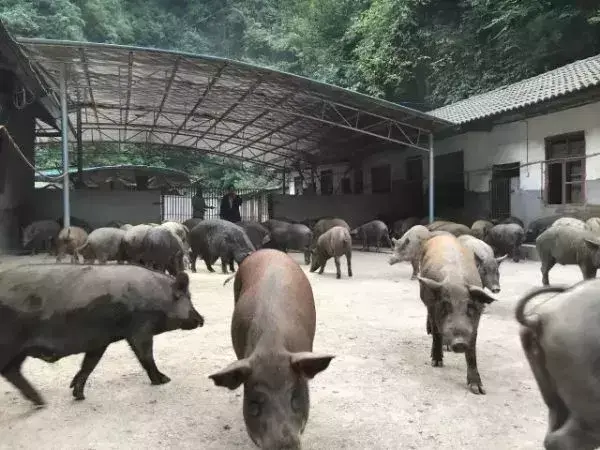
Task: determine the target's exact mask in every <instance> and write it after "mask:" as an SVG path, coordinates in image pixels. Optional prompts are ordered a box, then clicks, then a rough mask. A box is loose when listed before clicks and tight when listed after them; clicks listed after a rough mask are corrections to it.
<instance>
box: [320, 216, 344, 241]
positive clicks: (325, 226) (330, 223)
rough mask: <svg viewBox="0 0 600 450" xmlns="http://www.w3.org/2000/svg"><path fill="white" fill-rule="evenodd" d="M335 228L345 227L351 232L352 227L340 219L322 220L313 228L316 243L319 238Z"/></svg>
mask: <svg viewBox="0 0 600 450" xmlns="http://www.w3.org/2000/svg"><path fill="white" fill-rule="evenodd" d="M333 227H344V228H346V229H348V231H350V225H348V223H347V222H346V221H345V220H343V219H338V218H328V219H321V220H319V221H318V222H317V223H316V224H315V226H314V228H313V239H314V241H316V240H317V239H318V238H319V236H321V235H322V234H323V233H325V232H326V231H327V230H329V229H331V228H333Z"/></svg>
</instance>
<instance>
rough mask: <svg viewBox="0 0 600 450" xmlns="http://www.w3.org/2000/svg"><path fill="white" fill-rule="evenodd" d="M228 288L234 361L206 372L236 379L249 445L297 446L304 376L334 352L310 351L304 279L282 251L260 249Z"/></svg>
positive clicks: (220, 380) (305, 406)
mask: <svg viewBox="0 0 600 450" xmlns="http://www.w3.org/2000/svg"><path fill="white" fill-rule="evenodd" d="M233 291H234V305H235V306H234V311H233V318H232V321H231V338H232V342H233V348H234V350H235V354H236V357H237V361H235V362H233V363H231V364H230V365H229V366H227V367H225V368H224V369H223V370H221V371H220V372H217V373H214V374H212V375H210V376H209V378H210V379H211V380H212V381H213V382H214V384H215V385H216V386H221V387H226V388H228V389H230V390H235V389H237V388H238V387H239V386H240V385H242V384H243V385H244V396H243V415H244V422H245V424H246V430H247V432H248V435H249V437H250V439H252V441H253V442H254V444H255V445H256V446H257V447H259V448H262V449H266V450H275V449H294V450H299V449H300V448H301V443H300V438H301V435H302V433H303V432H304V429H305V427H306V424H307V422H308V416H309V409H310V399H309V387H308V380H310V379H312V378H314V377H315V376H316V375H317V374H318V373H320V372H322V371H324V370H325V369H327V368H328V367H329V364H330V362H331V360H332V359H333V358H334V357H335V356H334V355H329V354H317V353H313V341H314V336H315V324H316V311H315V302H314V298H313V292H312V289H311V286H310V283H309V281H308V279H307V277H306V275H305V274H304V272H303V271H302V269H301V268H300V266H299V265H298V264H297V263H296V262H295V261H294V260H292V259H291V258H290V257H289V256H288V255H286V254H285V253H283V252H280V251H277V250H272V249H262V250H258V251H256V252H255V253H253V254H252V255H250V256H248V257H247V258H246V259H245V260H244V261H243V262H242V263H241V264H240V267H239V270H238V272H237V274H236V275H235V281H234V285H233Z"/></svg>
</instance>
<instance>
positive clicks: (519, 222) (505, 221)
mask: <svg viewBox="0 0 600 450" xmlns="http://www.w3.org/2000/svg"><path fill="white" fill-rule="evenodd" d="M509 223H516V224H517V225H519V226H520V227H521V228H525V224H524V223H523V221H522V220H521V219H519V218H518V217H515V216H510V217H507V218H506V219H503V220H501V221H500V224H504V225H506V224H509Z"/></svg>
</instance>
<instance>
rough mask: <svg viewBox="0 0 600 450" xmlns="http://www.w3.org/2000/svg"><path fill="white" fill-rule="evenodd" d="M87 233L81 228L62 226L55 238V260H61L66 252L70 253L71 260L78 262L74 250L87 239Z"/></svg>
mask: <svg viewBox="0 0 600 450" xmlns="http://www.w3.org/2000/svg"><path fill="white" fill-rule="evenodd" d="M87 238H88V234H87V231H85V230H84V229H83V228H79V227H68V228H63V229H62V230H60V233H58V237H57V239H56V262H60V261H62V259H63V258H64V257H65V255H66V254H68V255H71V262H72V263H75V262H78V258H77V253H76V250H77V249H78V248H79V247H81V246H82V245H83V244H85V242H86V241H87Z"/></svg>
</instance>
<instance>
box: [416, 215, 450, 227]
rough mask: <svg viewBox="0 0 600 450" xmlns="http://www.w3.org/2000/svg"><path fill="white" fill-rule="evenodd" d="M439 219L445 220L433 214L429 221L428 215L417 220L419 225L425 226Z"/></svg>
mask: <svg viewBox="0 0 600 450" xmlns="http://www.w3.org/2000/svg"><path fill="white" fill-rule="evenodd" d="M440 221H442V222H445V220H444V219H442V218H441V217H435V216H434V217H433V222H430V221H429V216H425V217H423V218H422V219H421V221H420V222H419V225H424V226H427V225H430V224H432V223H434V222H440Z"/></svg>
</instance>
